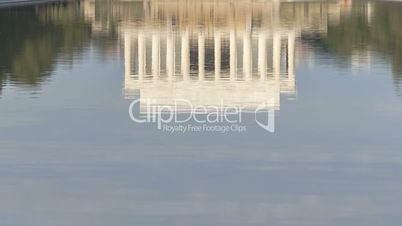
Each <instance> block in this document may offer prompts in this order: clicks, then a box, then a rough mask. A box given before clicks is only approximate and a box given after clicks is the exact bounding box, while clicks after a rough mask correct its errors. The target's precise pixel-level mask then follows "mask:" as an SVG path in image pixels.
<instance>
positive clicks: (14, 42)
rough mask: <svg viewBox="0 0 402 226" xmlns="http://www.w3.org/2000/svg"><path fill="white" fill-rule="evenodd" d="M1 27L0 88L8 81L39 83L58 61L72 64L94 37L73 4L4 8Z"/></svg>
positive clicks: (0, 19)
mask: <svg viewBox="0 0 402 226" xmlns="http://www.w3.org/2000/svg"><path fill="white" fill-rule="evenodd" d="M0 27H1V33H0V49H1V51H0V83H1V86H3V83H4V82H5V81H8V82H12V83H15V84H25V85H31V86H36V85H38V84H40V83H41V82H42V81H43V80H44V79H46V78H47V77H48V76H50V75H51V74H52V71H53V70H54V68H55V65H56V63H57V59H63V63H72V60H73V57H74V56H75V55H77V54H78V53H79V52H80V51H82V50H83V48H84V47H85V46H87V45H88V43H89V40H90V37H91V29H90V25H89V24H86V23H84V18H83V17H82V16H81V15H80V11H79V9H78V8H77V5H74V4H71V5H70V4H69V5H64V4H56V5H48V6H37V7H24V8H14V9H2V10H0ZM1 86H0V87H1Z"/></svg>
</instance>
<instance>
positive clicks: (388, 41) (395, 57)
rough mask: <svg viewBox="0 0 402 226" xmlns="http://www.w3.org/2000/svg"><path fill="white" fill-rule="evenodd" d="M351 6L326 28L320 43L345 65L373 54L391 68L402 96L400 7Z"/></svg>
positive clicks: (384, 4)
mask: <svg viewBox="0 0 402 226" xmlns="http://www.w3.org/2000/svg"><path fill="white" fill-rule="evenodd" d="M371 4H372V6H371V9H370V8H368V5H367V4H363V3H361V2H354V3H352V6H351V7H350V12H349V13H348V14H347V15H345V16H342V17H341V20H340V23H339V24H335V25H329V26H328V34H327V37H326V38H325V39H324V40H322V42H323V44H324V45H325V46H326V47H327V49H328V51H329V53H330V54H332V55H333V56H335V57H336V58H337V59H338V60H339V61H341V62H342V63H344V64H347V63H350V62H351V61H350V58H351V57H352V55H353V53H354V52H355V53H356V51H357V52H358V53H360V54H361V53H364V52H367V53H368V52H370V51H371V52H372V54H374V55H375V56H378V57H382V58H383V59H385V60H386V61H387V62H389V63H390V64H391V65H392V75H393V78H394V82H395V85H396V87H397V89H398V90H397V91H398V94H399V95H402V86H401V82H402V29H401V28H402V4H401V3H398V2H372V3H371Z"/></svg>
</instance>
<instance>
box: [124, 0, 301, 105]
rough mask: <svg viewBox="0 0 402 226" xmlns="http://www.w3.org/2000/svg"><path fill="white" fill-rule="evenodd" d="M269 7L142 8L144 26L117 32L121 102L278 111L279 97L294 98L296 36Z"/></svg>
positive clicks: (190, 4) (184, 4) (153, 4)
mask: <svg viewBox="0 0 402 226" xmlns="http://www.w3.org/2000/svg"><path fill="white" fill-rule="evenodd" d="M276 4H278V3H270V4H267V3H258V4H251V5H249V4H242V3H241V2H239V3H234V2H228V1H224V2H222V3H216V2H202V3H201V2H195V1H175V2H169V3H166V2H159V1H147V2H144V11H145V13H144V23H141V24H138V23H130V22H123V23H122V27H121V32H122V34H123V35H124V52H125V57H124V58H125V83H124V95H125V97H126V98H128V99H130V98H140V103H141V106H145V105H147V104H149V103H147V102H148V101H150V100H152V101H153V103H152V104H156V105H173V104H174V101H175V100H177V99H186V100H188V101H190V102H191V103H192V104H193V105H208V106H219V105H221V104H222V103H223V104H224V105H225V106H239V105H240V106H243V107H247V108H249V109H254V108H256V107H257V106H258V105H260V104H261V103H268V104H269V106H268V107H270V108H275V109H279V105H280V94H281V93H287V94H292V95H295V93H296V86H295V69H294V68H295V57H294V56H295V40H296V38H297V37H298V36H299V33H300V29H298V28H297V27H295V26H281V25H280V24H279V5H276ZM261 6H265V7H270V11H271V15H262V13H261V10H262V9H261V8H259V7H261ZM197 9H200V10H197ZM256 13H260V16H258V15H257V16H256ZM257 20H258V21H257ZM256 22H258V23H259V25H258V26H256V25H254V24H255V23H256ZM143 110H146V108H144V107H141V111H143ZM178 110H179V111H180V109H178Z"/></svg>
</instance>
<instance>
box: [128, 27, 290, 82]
mask: <svg viewBox="0 0 402 226" xmlns="http://www.w3.org/2000/svg"><path fill="white" fill-rule="evenodd" d="M212 36H213V37H212V39H213V40H211V34H210V33H207V32H204V31H190V29H189V28H185V29H183V30H182V31H177V32H173V29H172V27H171V26H167V29H166V31H165V32H163V31H160V30H157V31H147V30H141V29H138V30H135V31H125V32H124V43H125V44H124V50H125V77H126V78H127V79H129V78H130V79H138V80H143V79H146V78H150V77H152V78H153V79H162V78H166V79H167V80H168V81H173V80H175V79H176V78H178V77H180V76H182V78H183V80H186V79H190V78H191V77H193V76H194V75H196V76H198V80H204V79H205V77H206V74H208V73H209V72H206V70H205V66H206V65H205V63H206V55H205V53H206V39H208V41H212V42H213V52H214V70H213V74H214V75H215V76H214V77H215V79H220V78H222V77H225V76H227V77H229V78H230V79H231V80H236V79H239V78H241V79H243V80H252V79H255V78H259V79H261V80H264V79H268V78H270V77H271V78H273V79H277V80H279V79H281V78H280V77H281V75H282V76H283V75H285V78H286V79H287V80H289V81H290V82H292V81H293V82H294V73H295V72H294V68H295V59H294V58H295V57H294V55H295V38H296V37H295V36H296V32H295V31H292V30H290V31H280V30H278V31H270V32H266V31H261V32H256V33H255V34H252V32H251V28H249V29H246V30H243V31H237V32H236V30H235V29H231V30H229V31H227V30H214V31H213V34H212ZM177 39H179V40H177ZM271 39H272V48H269V50H268V48H267V41H268V40H271ZM239 40H240V42H242V57H240V58H241V59H238V51H239V49H238V47H239V45H238V41H239ZM177 41H178V42H179V43H177ZM194 41H196V42H197V46H198V47H197V52H198V53H197V55H198V62H197V64H198V67H197V68H198V72H194V71H191V69H190V64H191V62H190V48H191V46H190V44H191V43H193V42H194ZM255 41H256V42H257V49H255V45H254V48H253V44H252V43H253V42H255ZM284 41H285V43H286V47H287V48H285V51H284V52H285V53H284V54H283V53H282V52H283V49H284V48H282V43H284ZM223 42H225V43H229V60H227V59H226V60H225V61H224V62H228V64H229V65H224V66H225V68H227V66H228V70H225V71H223V70H222V66H223V65H222V51H223V48H222V43H223ZM147 44H148V45H147ZM149 44H150V45H149ZM163 45H165V46H164V47H165V50H164V51H165V56H162V51H161V49H162V47H163ZM134 46H135V47H136V51H137V52H136V53H135V52H134V51H133V49H134V50H135V48H133V47H134ZM178 46H179V48H180V52H179V51H176V49H177V47H178ZM147 47H148V48H147ZM149 47H150V48H149ZM208 48H210V46H208ZM147 49H148V51H147ZM149 49H150V51H149ZM255 51H256V53H255ZM268 52H272V55H271V56H272V67H270V68H268ZM148 54H150V57H149V56H147V55H148ZM176 54H180V58H177V59H180V62H179V65H176V63H177V62H176ZM253 55H254V57H253ZM284 55H285V56H286V57H282V56H284ZM133 57H134V58H136V59H134V60H133ZM163 58H164V60H165V65H164V66H165V68H162V62H161V60H162V59H163ZM253 58H257V59H253ZM254 60H257V68H253V61H254ZM284 61H285V62H284ZM239 63H241V66H242V68H238V64H239ZM149 64H150V65H151V67H149ZM283 64H284V65H286V66H285V68H284V72H282V66H283ZM147 65H148V66H147ZM176 66H177V67H176ZM147 68H148V70H147ZM133 69H134V70H133ZM162 73H163V74H165V76H163V75H162ZM225 74H228V75H225ZM190 75H191V77H190Z"/></svg>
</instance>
